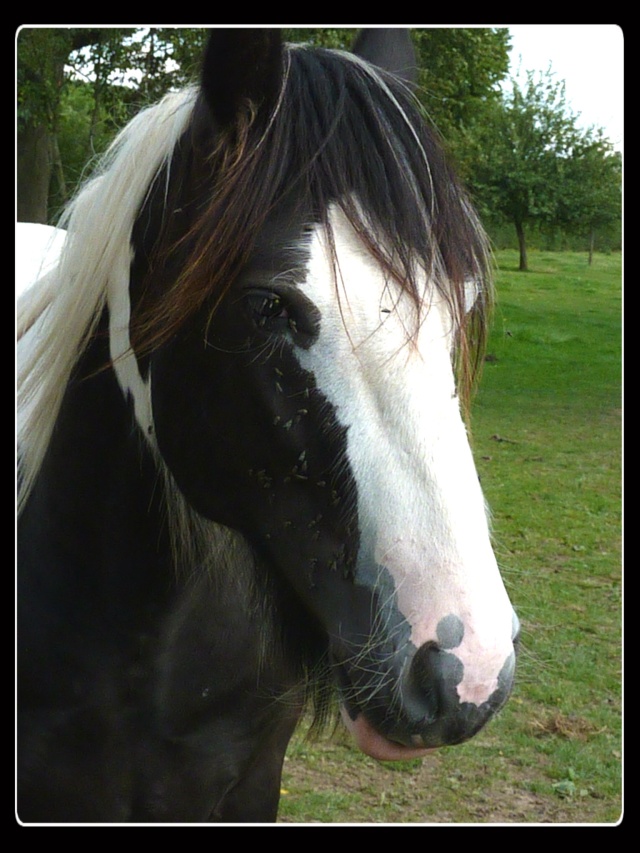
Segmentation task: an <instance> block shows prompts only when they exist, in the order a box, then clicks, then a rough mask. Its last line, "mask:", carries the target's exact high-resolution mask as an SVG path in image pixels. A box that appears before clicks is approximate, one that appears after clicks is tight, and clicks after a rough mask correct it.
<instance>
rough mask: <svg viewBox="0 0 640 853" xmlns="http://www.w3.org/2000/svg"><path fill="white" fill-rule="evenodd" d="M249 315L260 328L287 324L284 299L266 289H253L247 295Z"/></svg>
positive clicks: (287, 316) (275, 328)
mask: <svg viewBox="0 0 640 853" xmlns="http://www.w3.org/2000/svg"><path fill="white" fill-rule="evenodd" d="M247 302H248V306H249V311H250V313H251V316H252V318H253V320H254V322H255V323H256V325H257V326H258V327H259V328H261V329H265V328H267V329H269V328H271V329H274V330H277V329H278V328H279V327H280V325H282V326H283V327H286V326H287V323H288V322H289V319H290V318H289V312H288V310H287V306H286V304H285V301H284V300H283V299H282V297H281V296H279V295H278V294H277V293H272V292H271V291H268V290H253V291H251V292H250V293H249V294H248V295H247Z"/></svg>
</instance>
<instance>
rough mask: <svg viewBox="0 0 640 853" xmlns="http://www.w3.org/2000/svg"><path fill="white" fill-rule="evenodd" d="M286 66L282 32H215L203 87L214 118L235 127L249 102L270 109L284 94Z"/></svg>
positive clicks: (209, 46)
mask: <svg viewBox="0 0 640 853" xmlns="http://www.w3.org/2000/svg"><path fill="white" fill-rule="evenodd" d="M282 67H283V63H282V38H281V35H280V32H279V30H253V29H233V30H231V29H215V30H212V31H211V34H210V36H209V41H208V44H207V47H206V50H205V55H204V60H203V63H202V75H201V86H202V92H203V94H204V97H205V100H206V102H207V104H208V105H209V108H210V109H211V112H212V113H213V117H214V119H215V120H216V121H218V122H220V123H221V124H222V125H228V124H231V123H232V122H233V121H234V120H235V119H236V117H237V116H238V114H239V111H240V110H241V109H242V107H243V105H245V104H246V103H247V101H250V102H252V103H253V104H254V105H255V106H257V107H266V108H267V109H270V108H271V106H273V105H274V104H275V103H276V100H277V98H278V95H279V93H280V86H281V83H282Z"/></svg>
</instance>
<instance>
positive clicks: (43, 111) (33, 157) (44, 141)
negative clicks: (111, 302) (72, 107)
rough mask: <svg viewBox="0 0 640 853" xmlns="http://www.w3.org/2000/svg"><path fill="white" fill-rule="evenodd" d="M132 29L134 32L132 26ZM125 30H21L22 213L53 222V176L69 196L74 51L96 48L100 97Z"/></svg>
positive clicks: (21, 216)
mask: <svg viewBox="0 0 640 853" xmlns="http://www.w3.org/2000/svg"><path fill="white" fill-rule="evenodd" d="M129 32H131V31H129ZM123 33H124V31H123V30H113V29H83V28H79V29H68V28H24V29H22V30H21V31H20V33H19V34H18V218H19V219H20V220H21V221H24V222H47V218H48V199H49V190H50V185H51V181H52V178H53V177H55V178H56V180H57V184H58V194H59V195H60V196H61V197H62V198H63V199H64V198H65V197H66V195H67V188H66V180H65V176H64V168H63V165H62V161H61V158H60V153H59V147H58V133H59V130H60V118H61V104H62V99H63V95H64V92H65V89H66V87H67V85H68V82H69V75H68V74H67V73H66V72H65V67H66V66H67V65H68V64H69V63H70V62H71V61H72V60H71V57H72V55H73V54H74V53H77V52H79V51H81V50H82V49H83V48H86V47H87V46H89V45H92V46H93V47H94V50H95V51H96V56H97V57H98V59H97V61H96V62H95V63H94V65H95V68H96V69H97V73H95V74H94V78H93V79H94V84H93V85H94V88H95V92H94V97H95V103H96V104H97V105H99V102H100V95H99V92H100V90H101V89H102V90H105V86H106V81H107V80H108V77H109V75H110V73H111V71H112V70H113V68H114V67H115V65H116V64H117V61H118V59H117V58H116V57H118V58H119V55H120V45H121V43H122V39H123Z"/></svg>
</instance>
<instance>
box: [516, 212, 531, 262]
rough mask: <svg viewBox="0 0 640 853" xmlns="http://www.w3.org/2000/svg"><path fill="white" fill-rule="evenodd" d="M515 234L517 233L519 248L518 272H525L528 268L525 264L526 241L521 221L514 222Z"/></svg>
mask: <svg viewBox="0 0 640 853" xmlns="http://www.w3.org/2000/svg"><path fill="white" fill-rule="evenodd" d="M515 225H516V234H517V235H518V246H519V248H520V266H519V267H518V269H519V270H520V272H527V270H528V269H529V267H528V265H527V241H526V240H525V236H524V224H523V223H522V222H516V224H515Z"/></svg>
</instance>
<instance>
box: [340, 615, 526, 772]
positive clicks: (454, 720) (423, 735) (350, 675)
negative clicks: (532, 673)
mask: <svg viewBox="0 0 640 853" xmlns="http://www.w3.org/2000/svg"><path fill="white" fill-rule="evenodd" d="M519 632H520V626H519V623H518V620H517V617H515V614H514V629H513V648H512V651H511V652H510V653H509V654H507V656H506V658H505V659H504V663H503V665H502V667H501V669H500V670H499V672H498V674H497V678H496V679H495V680H494V682H495V683H494V686H493V689H491V690H490V692H489V691H488V692H487V696H486V698H485V699H484V701H482V702H479V703H476V702H472V701H464V700H463V699H461V691H460V689H459V686H460V685H461V683H462V681H463V678H464V675H465V673H464V664H463V663H462V661H461V660H460V658H459V657H457V656H456V654H455V649H453V650H447V649H444V648H442V647H441V646H439V645H438V643H437V642H428V643H425V644H424V645H423V646H421V647H420V648H419V649H417V650H415V652H414V653H413V654H411V652H408V653H405V655H404V659H403V660H402V661H401V662H399V661H398V660H397V657H396V660H395V661H392V662H390V663H391V665H390V666H389V665H388V666H386V667H384V670H383V671H382V672H379V674H378V676H377V678H374V677H373V675H372V669H371V668H370V669H369V671H368V674H367V676H366V677H363V676H362V674H361V673H362V672H363V671H364V669H365V663H364V661H363V660H362V658H360V660H359V663H358V667H357V669H356V668H355V667H351V666H345V665H343V666H341V667H339V672H340V674H339V677H338V681H339V683H340V685H341V689H342V693H343V703H344V711H343V717H344V719H345V722H346V723H347V726H348V728H349V729H351V731H352V733H353V734H354V736H355V737H356V740H357V741H358V743H359V745H360V746H361V748H362V749H363V750H364V751H365V752H368V753H369V754H372V755H373V757H376V758H381V759H390V760H396V759H401V758H411V757H413V756H414V755H417V754H419V752H420V751H421V750H428V749H433V748H436V747H441V746H446V745H452V744H457V743H461V742H463V741H465V740H468V739H469V738H471V737H473V735H475V734H476V733H477V732H478V731H479V730H480V729H481V728H482V727H483V726H484V725H485V723H487V722H488V721H489V719H490V718H491V717H492V716H493V715H494V714H495V713H496V712H497V711H498V710H499V709H500V708H501V707H502V706H503V705H504V704H505V702H506V701H507V699H508V697H509V695H510V693H511V690H512V687H513V682H514V676H515V667H516V654H517V648H518V643H519ZM374 733H375V734H374ZM385 743H386V744H387V745H388V748H385V746H384V744H385ZM394 746H399V749H394V748H393V747H394Z"/></svg>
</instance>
